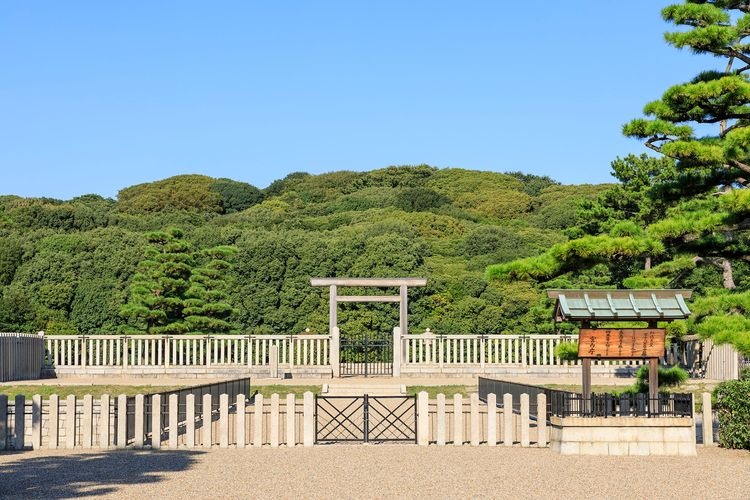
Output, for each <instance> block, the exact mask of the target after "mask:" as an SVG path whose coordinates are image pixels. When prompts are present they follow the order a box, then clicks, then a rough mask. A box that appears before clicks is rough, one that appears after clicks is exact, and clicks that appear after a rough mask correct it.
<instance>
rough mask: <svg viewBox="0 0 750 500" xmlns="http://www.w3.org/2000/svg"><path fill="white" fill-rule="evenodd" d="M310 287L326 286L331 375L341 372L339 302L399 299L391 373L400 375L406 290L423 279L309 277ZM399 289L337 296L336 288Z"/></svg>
mask: <svg viewBox="0 0 750 500" xmlns="http://www.w3.org/2000/svg"><path fill="white" fill-rule="evenodd" d="M310 284H311V285H312V286H327V287H329V288H328V290H329V292H328V293H329V296H328V297H329V298H328V333H329V334H330V335H331V356H330V359H331V367H332V369H333V370H332V371H333V376H334V377H338V376H339V375H340V368H341V365H340V361H339V345H340V335H339V327H338V303H339V302H398V303H399V309H398V331H396V330H394V332H393V376H394V377H398V376H399V375H401V336H402V335H407V334H408V333H409V321H408V314H409V304H408V291H409V287H410V286H425V285H426V284H427V279H425V278H312V279H310ZM340 286H343V287H355V286H358V287H374V288H396V287H397V288H398V289H399V294H398V295H338V287H340Z"/></svg>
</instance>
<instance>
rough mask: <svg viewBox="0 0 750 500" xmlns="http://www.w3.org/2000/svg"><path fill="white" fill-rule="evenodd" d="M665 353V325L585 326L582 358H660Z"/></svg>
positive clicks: (580, 343)
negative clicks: (644, 326)
mask: <svg viewBox="0 0 750 500" xmlns="http://www.w3.org/2000/svg"><path fill="white" fill-rule="evenodd" d="M662 354H664V329H663V328H599V329H591V328H581V330H580V332H579V334H578V357H579V358H602V359H628V358H658V357H660V356H661V355H662Z"/></svg>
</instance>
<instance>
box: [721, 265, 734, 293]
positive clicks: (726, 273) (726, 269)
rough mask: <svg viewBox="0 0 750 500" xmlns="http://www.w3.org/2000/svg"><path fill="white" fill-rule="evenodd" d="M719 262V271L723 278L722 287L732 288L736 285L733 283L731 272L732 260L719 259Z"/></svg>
mask: <svg viewBox="0 0 750 500" xmlns="http://www.w3.org/2000/svg"><path fill="white" fill-rule="evenodd" d="M719 264H720V265H721V273H722V276H723V278H724V288H726V289H727V290H734V289H735V288H736V285H735V284H734V276H733V273H732V262H731V261H730V260H729V259H721V260H720V261H719Z"/></svg>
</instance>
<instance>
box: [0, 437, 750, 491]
mask: <svg viewBox="0 0 750 500" xmlns="http://www.w3.org/2000/svg"><path fill="white" fill-rule="evenodd" d="M748 491H750V454H748V452H747V451H731V450H723V449H719V448H702V447H701V448H699V451H698V456H697V457H563V456H560V455H557V454H555V453H553V452H551V451H550V450H549V449H533V448H506V447H496V448H475V447H469V446H462V447H455V446H445V447H437V446H430V447H421V446H414V445H369V446H368V445H353V446H347V445H331V446H317V447H315V448H301V447H296V448H283V447H282V448H276V449H270V448H264V449H260V450H258V449H248V450H234V449H228V450H210V451H203V450H196V451H157V452H154V451H104V452H103V451H91V452H80V451H76V452H70V451H68V452H65V451H64V450H60V451H48V450H44V451H35V452H22V453H0V497H5V496H8V497H11V498H13V497H18V498H29V497H41V498H70V497H79V496H97V497H100V496H101V497H113V498H114V497H116V498H137V499H139V500H141V499H144V498H193V499H194V498H321V499H322V498H325V499H330V498H561V499H565V498H571V499H572V498H575V499H581V498H597V499H598V498H644V499H646V498H648V499H653V498H670V499H671V498H711V499H724V498H727V499H734V498H747V492H748Z"/></svg>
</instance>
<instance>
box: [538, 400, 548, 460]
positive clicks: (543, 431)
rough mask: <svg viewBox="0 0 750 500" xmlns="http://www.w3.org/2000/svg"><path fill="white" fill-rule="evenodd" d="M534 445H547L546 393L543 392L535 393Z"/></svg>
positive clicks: (542, 446)
mask: <svg viewBox="0 0 750 500" xmlns="http://www.w3.org/2000/svg"><path fill="white" fill-rule="evenodd" d="M536 445H537V446H538V447H540V448H544V447H546V446H547V395H546V394H544V393H543V392H540V393H539V394H537V395H536Z"/></svg>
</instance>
